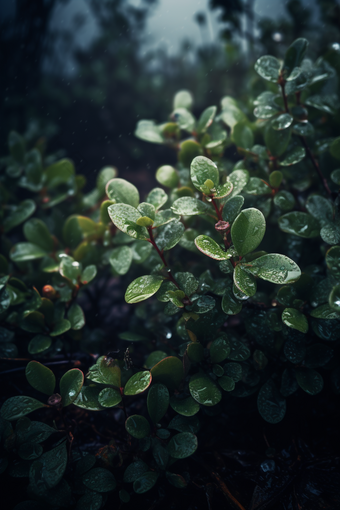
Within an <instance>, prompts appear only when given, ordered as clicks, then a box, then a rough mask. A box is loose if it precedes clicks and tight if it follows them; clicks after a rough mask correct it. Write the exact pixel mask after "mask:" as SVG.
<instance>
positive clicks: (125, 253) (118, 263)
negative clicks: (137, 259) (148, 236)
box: [109, 220, 138, 275]
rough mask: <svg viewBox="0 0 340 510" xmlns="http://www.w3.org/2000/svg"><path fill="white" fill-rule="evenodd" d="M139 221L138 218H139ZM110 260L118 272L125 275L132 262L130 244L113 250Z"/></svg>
mask: <svg viewBox="0 0 340 510" xmlns="http://www.w3.org/2000/svg"><path fill="white" fill-rule="evenodd" d="M137 221H138V220H137ZM109 262H110V264H111V266H112V268H113V269H114V271H115V272H116V273H118V274H119V275H124V274H126V273H127V272H128V270H129V269H130V266H131V263H132V250H131V248H130V247H129V246H118V247H117V248H114V249H113V250H112V251H111V255H110V258H109Z"/></svg>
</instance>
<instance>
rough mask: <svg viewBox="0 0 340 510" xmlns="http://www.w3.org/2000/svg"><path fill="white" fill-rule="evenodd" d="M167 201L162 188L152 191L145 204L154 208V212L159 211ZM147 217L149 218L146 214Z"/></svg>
mask: <svg viewBox="0 0 340 510" xmlns="http://www.w3.org/2000/svg"><path fill="white" fill-rule="evenodd" d="M167 201H168V195H167V194H166V193H165V191H164V190H163V189H162V188H154V189H152V190H151V191H150V193H149V194H148V196H147V197H146V203H148V204H150V205H152V206H153V207H154V208H155V210H158V209H160V208H161V207H162V206H163V205H164V204H166V202H167ZM140 205H141V204H140ZM139 207H140V206H139ZM147 216H150V214H148V215H147ZM151 218H152V219H154V217H153V216H151Z"/></svg>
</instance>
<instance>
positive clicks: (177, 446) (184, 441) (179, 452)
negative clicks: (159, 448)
mask: <svg viewBox="0 0 340 510" xmlns="http://www.w3.org/2000/svg"><path fill="white" fill-rule="evenodd" d="M197 446H198V443H197V437H196V436H195V435H194V434H191V433H190V432H180V433H179V434H176V435H175V436H173V437H172V438H171V439H170V441H169V444H168V448H167V449H168V452H169V454H170V455H171V457H173V458H174V459H185V458H186V457H190V455H193V454H194V453H195V451H196V450H197Z"/></svg>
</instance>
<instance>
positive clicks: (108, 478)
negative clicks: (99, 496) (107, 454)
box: [82, 467, 117, 492]
mask: <svg viewBox="0 0 340 510" xmlns="http://www.w3.org/2000/svg"><path fill="white" fill-rule="evenodd" d="M82 482H83V484H84V485H85V487H87V488H89V489H91V490H93V491H96V492H110V491H113V490H115V488H116V485H117V484H116V479H115V477H114V476H113V474H112V473H111V472H110V471H108V470H107V469H104V468H101V467H97V468H93V469H91V470H90V471H88V472H87V473H85V474H84V475H83V477H82Z"/></svg>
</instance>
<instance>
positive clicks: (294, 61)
mask: <svg viewBox="0 0 340 510" xmlns="http://www.w3.org/2000/svg"><path fill="white" fill-rule="evenodd" d="M308 44H309V43H308V41H307V39H304V38H303V37H300V38H299V39H295V41H294V42H293V43H292V44H291V45H290V46H289V48H288V50H287V51H286V54H285V58H284V62H283V68H282V69H283V72H284V74H285V76H286V77H289V75H290V74H291V73H292V72H293V70H294V69H295V68H296V67H299V66H300V65H301V63H302V60H303V57H304V56H305V53H306V51H307V48H308Z"/></svg>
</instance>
